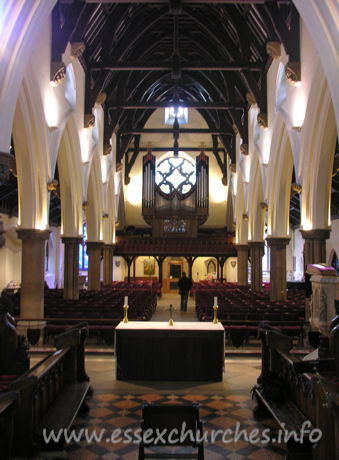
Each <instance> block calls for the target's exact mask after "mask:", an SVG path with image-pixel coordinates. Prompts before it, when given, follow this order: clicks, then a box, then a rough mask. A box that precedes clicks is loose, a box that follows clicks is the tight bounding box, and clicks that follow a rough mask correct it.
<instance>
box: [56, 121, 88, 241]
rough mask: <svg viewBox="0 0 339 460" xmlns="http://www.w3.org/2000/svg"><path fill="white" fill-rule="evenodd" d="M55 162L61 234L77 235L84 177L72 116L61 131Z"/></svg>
mask: <svg viewBox="0 0 339 460" xmlns="http://www.w3.org/2000/svg"><path fill="white" fill-rule="evenodd" d="M57 164H58V171H59V181H60V194H61V225H62V234H63V235H65V236H79V235H81V234H82V233H83V228H82V224H83V222H82V221H83V216H82V201H83V199H82V197H83V194H84V179H83V175H82V171H83V166H82V162H81V155H80V141H79V136H78V132H77V129H76V125H75V122H74V119H73V117H70V119H69V121H68V123H67V125H66V127H65V129H64V131H63V134H62V137H61V142H60V146H59V151H58V157H57Z"/></svg>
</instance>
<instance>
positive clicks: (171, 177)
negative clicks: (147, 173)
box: [155, 157, 196, 195]
mask: <svg viewBox="0 0 339 460" xmlns="http://www.w3.org/2000/svg"><path fill="white" fill-rule="evenodd" d="M155 183H156V185H157V186H158V187H159V189H160V190H161V191H162V192H163V193H165V194H166V195H170V194H171V193H173V192H178V193H180V194H181V195H185V194H186V193H189V192H190V191H191V190H192V188H193V186H194V185H195V183H196V168H195V164H194V163H193V162H190V161H189V160H187V159H186V158H178V157H169V158H166V159H165V160H163V161H161V162H160V163H159V164H158V165H157V168H156V174H155Z"/></svg>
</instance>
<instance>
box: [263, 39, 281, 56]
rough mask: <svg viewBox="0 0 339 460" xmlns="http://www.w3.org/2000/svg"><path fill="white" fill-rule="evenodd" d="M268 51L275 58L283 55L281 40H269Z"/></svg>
mask: <svg viewBox="0 0 339 460" xmlns="http://www.w3.org/2000/svg"><path fill="white" fill-rule="evenodd" d="M266 53H267V54H268V55H269V56H271V57H272V58H273V59H279V58H280V56H281V43H280V42H267V43H266Z"/></svg>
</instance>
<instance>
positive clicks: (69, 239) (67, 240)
mask: <svg viewBox="0 0 339 460" xmlns="http://www.w3.org/2000/svg"><path fill="white" fill-rule="evenodd" d="M61 241H62V242H63V244H81V243H82V236H61Z"/></svg>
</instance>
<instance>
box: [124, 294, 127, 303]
mask: <svg viewBox="0 0 339 460" xmlns="http://www.w3.org/2000/svg"><path fill="white" fill-rule="evenodd" d="M124 305H128V296H127V295H125V301H124Z"/></svg>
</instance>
